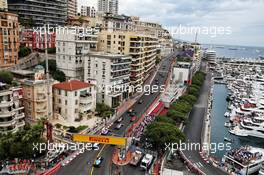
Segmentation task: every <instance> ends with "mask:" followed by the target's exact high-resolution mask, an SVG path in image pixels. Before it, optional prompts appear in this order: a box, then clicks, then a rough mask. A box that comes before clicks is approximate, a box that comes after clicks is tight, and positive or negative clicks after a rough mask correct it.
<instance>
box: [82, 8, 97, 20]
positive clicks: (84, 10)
mask: <svg viewBox="0 0 264 175" xmlns="http://www.w3.org/2000/svg"><path fill="white" fill-rule="evenodd" d="M81 16H88V17H91V18H95V16H96V10H95V8H94V7H93V6H81Z"/></svg>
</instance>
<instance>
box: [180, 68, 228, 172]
mask: <svg viewBox="0 0 264 175" xmlns="http://www.w3.org/2000/svg"><path fill="white" fill-rule="evenodd" d="M203 64H204V63H203ZM210 81H211V78H210V75H207V77H206V80H205V82H204V85H203V87H202V89H201V92H200V96H199V99H198V101H197V103H196V104H195V105H194V107H193V109H192V111H191V113H190V118H189V122H188V123H187V125H186V127H185V128H184V133H185V134H186V137H187V140H188V142H189V143H201V133H202V128H203V123H204V117H205V113H206V109H207V100H208V93H209V92H210ZM199 152H200V150H186V151H183V153H184V154H185V156H186V157H187V158H188V159H189V160H190V161H191V162H192V163H193V164H194V165H195V166H196V167H197V168H199V169H200V170H202V171H203V172H204V173H205V174H206V175H225V173H224V172H223V171H221V170H220V169H218V168H215V167H214V166H212V165H210V164H207V163H206V162H205V161H204V160H203V159H202V158H201V156H200V154H199Z"/></svg>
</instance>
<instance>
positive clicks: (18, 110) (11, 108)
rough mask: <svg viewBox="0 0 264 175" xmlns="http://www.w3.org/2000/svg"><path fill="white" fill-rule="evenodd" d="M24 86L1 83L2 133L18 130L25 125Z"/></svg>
mask: <svg viewBox="0 0 264 175" xmlns="http://www.w3.org/2000/svg"><path fill="white" fill-rule="evenodd" d="M23 109H24V107H23V106H22V88H20V87H12V88H8V87H7V86H6V84H3V83H0V133H1V134H2V133H8V132H16V131H18V129H20V128H23V127H24V126H25V114H24V112H23Z"/></svg>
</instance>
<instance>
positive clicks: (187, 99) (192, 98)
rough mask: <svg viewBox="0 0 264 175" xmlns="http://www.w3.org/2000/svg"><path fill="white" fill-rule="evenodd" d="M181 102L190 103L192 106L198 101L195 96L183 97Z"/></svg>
mask: <svg viewBox="0 0 264 175" xmlns="http://www.w3.org/2000/svg"><path fill="white" fill-rule="evenodd" d="M179 100H181V101H186V102H188V103H189V104H190V105H194V104H195V103H196V101H197V98H196V97H195V96H194V95H188V94H187V95H183V96H181V97H180V98H179Z"/></svg>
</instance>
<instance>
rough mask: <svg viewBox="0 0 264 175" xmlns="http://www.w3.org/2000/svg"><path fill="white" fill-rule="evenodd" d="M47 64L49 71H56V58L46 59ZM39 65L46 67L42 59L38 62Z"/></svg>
mask: <svg viewBox="0 0 264 175" xmlns="http://www.w3.org/2000/svg"><path fill="white" fill-rule="evenodd" d="M48 64H49V72H50V73H51V74H53V73H54V72H56V70H57V63H56V60H48ZM40 65H42V66H43V67H44V68H45V69H46V62H45V61H43V62H42V63H40Z"/></svg>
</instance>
